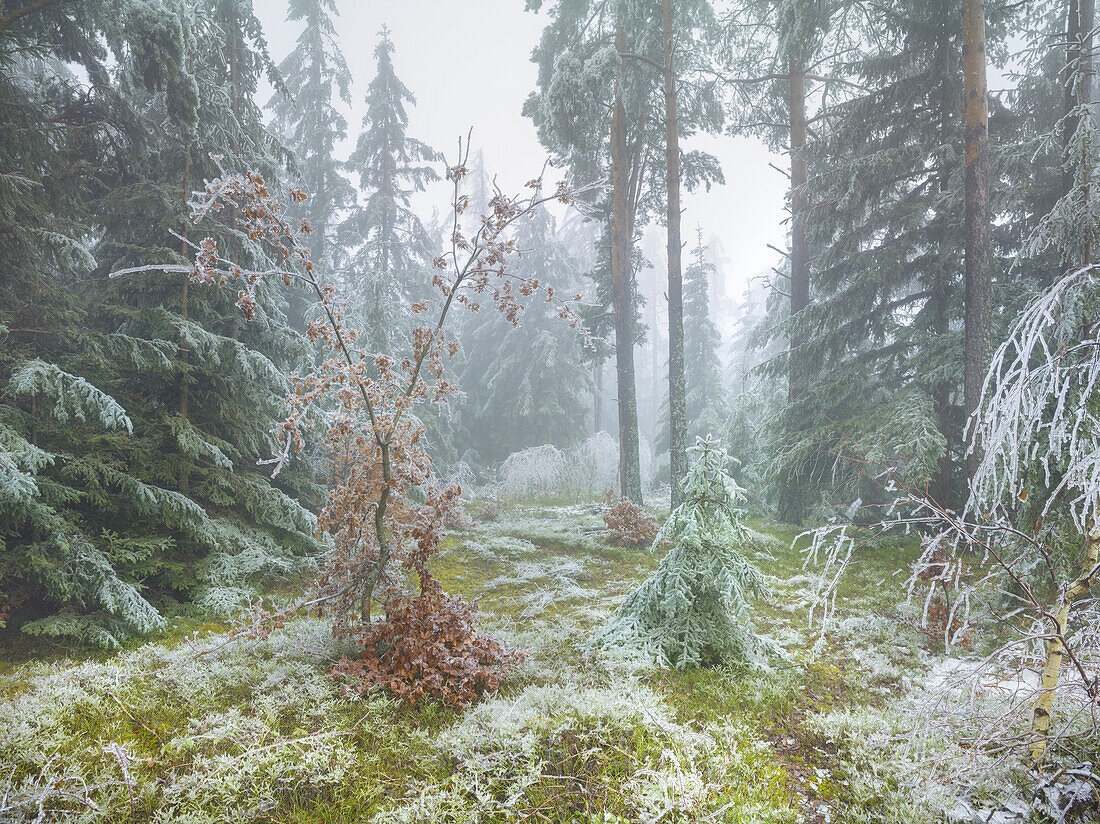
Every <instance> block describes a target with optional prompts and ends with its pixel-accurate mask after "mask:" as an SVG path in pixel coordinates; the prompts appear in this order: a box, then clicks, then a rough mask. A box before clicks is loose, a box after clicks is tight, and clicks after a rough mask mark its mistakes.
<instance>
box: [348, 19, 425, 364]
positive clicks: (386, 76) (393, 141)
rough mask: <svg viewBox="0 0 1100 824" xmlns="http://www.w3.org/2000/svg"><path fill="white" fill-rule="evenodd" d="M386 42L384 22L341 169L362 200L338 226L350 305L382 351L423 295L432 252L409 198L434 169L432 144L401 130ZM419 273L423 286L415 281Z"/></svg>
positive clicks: (401, 109)
mask: <svg viewBox="0 0 1100 824" xmlns="http://www.w3.org/2000/svg"><path fill="white" fill-rule="evenodd" d="M393 51H394V46H393V41H392V40H391V39H390V34H389V30H388V29H386V28H383V29H382V31H381V32H380V34H379V39H378V45H377V46H376V47H375V49H374V56H375V60H376V61H377V73H376V74H375V76H374V79H373V80H372V81H371V83H370V86H369V87H368V88H367V97H366V104H367V113H366V114H365V115H364V117H363V131H362V132H361V133H360V135H359V139H358V141H357V143H356V145H355V151H354V152H352V155H351V157H350V158H349V159H348V162H347V168H348V170H349V171H351V172H353V173H355V174H357V175H358V176H359V188H360V189H361V190H362V191H363V193H364V196H365V203H363V204H361V205H359V206H357V207H356V208H354V209H353V210H352V212H351V214H349V215H348V216H347V218H346V219H345V220H344V221H343V223H341V225H340V238H341V241H342V242H343V243H344V244H345V245H346V246H347V247H348V248H349V249H350V250H351V251H350V253H349V254H350V260H349V262H348V264H347V268H348V269H349V271H350V272H351V273H352V274H350V275H349V277H350V278H351V282H350V283H349V284H348V286H349V292H350V294H351V298H352V301H353V303H354V308H355V310H356V312H357V314H358V315H359V319H360V321H361V322H362V324H363V326H364V334H366V336H367V340H368V341H369V346H370V348H372V349H373V350H374V351H377V352H386V351H388V349H389V341H390V338H391V336H392V335H393V334H394V333H395V332H397V331H398V330H400V329H401V328H402V323H401V321H400V318H401V317H402V314H403V312H404V311H405V307H406V306H407V305H408V304H409V303H410V302H412V301H413V300H416V299H419V298H421V297H423V296H424V293H425V290H426V288H427V287H426V284H427V282H428V281H429V280H430V275H428V274H427V273H428V271H429V270H430V267H431V261H432V258H433V257H434V255H433V249H432V241H431V238H430V236H429V235H428V233H427V231H426V230H425V228H424V225H423V223H421V221H420V218H418V217H417V216H416V214H415V213H414V212H413V210H412V207H411V206H410V202H409V198H410V197H411V195H412V194H413V193H414V192H419V191H422V190H423V189H424V187H425V186H426V185H427V184H428V183H429V182H431V181H433V180H436V179H438V175H437V174H436V172H435V170H434V169H433V168H432V167H431V165H430V164H432V163H434V162H436V161H437V160H439V155H438V153H437V152H435V150H433V149H431V148H430V147H429V146H427V145H426V144H424V143H422V142H421V141H419V140H416V139H415V138H412V137H409V136H408V135H407V134H406V129H407V127H408V124H409V116H408V113H407V112H406V111H405V104H406V103H410V104H415V102H416V99H415V98H414V97H413V94H412V92H410V91H409V89H408V88H407V87H406V86H405V84H404V83H402V82H401V81H400V80H399V79H398V78H397V75H396V73H395V72H394V66H393ZM418 280H419V281H421V282H422V283H423V284H425V285H423V286H418V283H417V282H418Z"/></svg>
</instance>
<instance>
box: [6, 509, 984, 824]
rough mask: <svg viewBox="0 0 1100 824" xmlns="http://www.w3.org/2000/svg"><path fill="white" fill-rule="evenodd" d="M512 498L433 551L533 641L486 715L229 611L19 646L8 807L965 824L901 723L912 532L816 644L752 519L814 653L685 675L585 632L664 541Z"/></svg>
mask: <svg viewBox="0 0 1100 824" xmlns="http://www.w3.org/2000/svg"><path fill="white" fill-rule="evenodd" d="M472 510H473V511H477V507H476V506H475V507H472ZM503 510H504V511H503V513H502V515H501V517H500V518H499V519H498V520H496V521H493V522H485V523H475V524H473V525H471V526H469V527H466V528H464V529H462V530H459V531H456V532H454V533H452V535H451V536H450V537H449V538H448V545H447V547H446V549H445V550H444V552H442V553H441V554H440V555H439V556H438V558H437V560H436V562H435V564H434V568H435V572H436V574H437V575H438V577H439V578H440V580H442V581H443V583H444V585H445V586H446V587H447V588H448V589H449V590H451V591H455V592H460V593H462V594H463V595H464V596H466V597H468V598H476V599H477V600H478V602H479V605H480V607H481V610H482V613H483V617H484V621H485V625H486V629H487V630H489V631H490V632H492V633H494V634H496V635H498V636H499V637H502V638H504V639H505V640H507V641H508V642H509V643H511V644H513V645H515V646H517V647H521V648H522V649H524V650H525V652H526V659H525V660H524V662H523V663H522V664H520V665H519V666H517V667H516V669H515V670H514V671H513V672H512V674H511V675H510V677H509V679H508V681H507V682H506V684H505V688H504V690H503V691H502V693H501V694H499V695H497V696H494V697H492V698H490V699H487V700H485V701H483V702H482V703H480V704H479V705H477V706H475V707H474V708H472V709H471V710H469V711H468V712H467V713H466V714H465V715H463V716H456V715H455V714H453V713H451V712H449V711H445V710H443V709H442V708H441V707H439V706H437V705H427V706H422V707H418V708H409V707H404V706H399V705H397V704H396V703H395V702H394V701H393V700H391V699H389V698H387V697H385V696H383V695H375V696H373V697H370V698H368V699H366V700H362V699H354V700H350V699H347V698H345V697H344V696H343V695H341V693H340V691H339V688H338V686H337V685H335V684H334V683H333V682H331V681H330V680H329V679H328V678H327V676H326V672H327V670H328V667H329V665H330V663H331V662H332V661H333V660H334V659H335V658H337V657H339V655H341V654H342V653H343V652H345V650H341V649H340V648H339V646H338V645H337V644H336V643H335V642H334V641H333V640H332V639H331V637H330V635H329V633H328V628H327V626H326V624H325V622H324V621H323V620H321V619H318V618H300V619H296V620H294V621H292V622H290V623H288V624H287V626H285V627H283V628H281V629H279V630H277V631H276V632H275V633H274V634H272V635H271V636H270V637H269V638H267V639H265V640H263V641H259V642H247V641H234V642H231V643H224V641H225V638H224V636H223V635H222V634H219V633H220V632H221V630H219V629H218V628H217V627H216V626H211V625H207V626H203V627H201V628H200V629H201V632H199V633H198V634H197V635H195V636H191V635H188V636H183V637H181V636H180V635H179V634H178V633H177V634H176V635H167V636H165V637H164V638H163V639H161V640H159V641H156V642H152V643H146V644H144V645H141V646H138V647H135V648H131V649H129V650H126V651H124V652H121V653H119V654H116V655H113V656H108V655H102V654H100V655H95V656H91V657H83V658H81V657H79V656H78V657H75V658H65V659H60V660H51V661H42V662H37V663H35V662H28V661H21V662H15V663H11V662H9V663H7V664H5V665H4V666H2V667H0V699H2V701H3V703H2V704H0V798H4V797H5V794H6V800H5V801H3V806H0V821H8V820H12V821H35V820H37V819H38V818H39V816H40V814H41V816H42V818H41V820H42V821H43V822H46V821H73V822H115V821H119V822H122V821H141V822H146V821H149V822H162V821H163V822H167V821H182V822H220V821H235V822H306V821H310V822H314V821H316V822H402V821H409V822H420V821H433V822H435V821H440V822H473V821H484V822H545V821H552V822H590V821H594V822H619V821H639V822H652V821H660V822H687V821H697V822H704V821H705V822H746V824H747V823H748V822H753V823H754V824H755V823H756V822H796V821H830V822H836V821H852V822H854V821H883V822H892V821H933V820H937V819H942V811H943V809H944V806H945V805H946V804H948V803H949V802H950V801H952V799H953V798H954V797H955V795H954V793H955V790H954V789H951V788H950V786H949V784H948V782H947V779H946V776H944V775H941V778H942V780H941V781H940V783H939V784H936V785H935V786H927V785H926V784H927V782H926V784H921V783H920V782H916V783H914V782H913V781H911V780H910V778H907V776H913V775H919V774H921V773H920V772H919V771H918V770H917V768H916V767H914V766H913V765H914V764H915V763H916V761H915V760H914V759H915V757H916V756H914V755H912V754H907V753H904V752H902V751H901V750H900V749H899V747H898V746H897V741H896V739H898V737H899V736H902V735H903V734H904V729H905V724H906V722H907V721H908V720H911V714H909V709H907V706H906V705H905V704H904V701H905V700H907V699H905V698H904V696H905V695H907V694H908V693H910V692H912V691H914V690H917V689H918V688H919V686H920V684H921V683H922V682H923V680H924V677H925V674H926V673H927V672H928V671H929V670H930V669H931V668H932V667H933V666H934V664H935V660H934V658H933V656H932V655H931V654H930V653H929V652H927V651H926V650H925V649H924V648H923V643H924V642H925V640H926V639H924V637H923V636H921V634H920V633H918V632H916V631H914V630H910V629H908V628H906V627H905V625H904V623H903V621H902V620H901V613H899V612H898V610H897V604H898V602H899V600H901V598H902V597H903V595H904V593H903V587H902V583H901V577H902V576H899V575H892V574H890V573H891V572H892V570H893V569H895V568H897V567H898V566H900V565H901V563H902V561H903V558H905V557H908V556H909V555H911V553H912V549H911V548H908V547H892V548H891V547H880V548H878V549H877V550H876V552H875V554H874V557H873V558H871V557H869V558H867V559H866V563H864V564H862V565H860V566H859V567H858V568H857V572H858V574H857V575H856V576H854V579H853V580H852V581H851V582H849V583H847V584H846V588H845V591H844V592H843V593H842V597H841V599H840V601H839V602H838V608H837V619H838V620H837V622H836V624H835V626H834V627H833V629H832V630H831V633H830V635H829V639H828V643H827V644H826V646H825V651H824V653H823V654H822V655H821V656H820V657H819V658H818V659H816V660H813V659H811V658H810V657H809V656H808V652H809V650H810V648H811V647H812V646H813V643H814V640H815V638H816V636H815V634H814V632H813V631H811V630H810V628H809V627H808V626H807V621H806V619H807V614H808V610H809V605H810V603H811V601H812V578H811V577H810V576H808V575H807V574H806V572H804V571H803V570H802V568H801V564H802V557H801V555H800V553H799V552H798V549H797V547H796V548H791V547H790V538H791V537H792V536H788V535H782V534H778V533H773V532H772V531H771V530H769V528H768V527H767V526H766V525H762V524H754V526H755V527H756V528H757V530H758V531H761V532H765V533H771V534H773V535H774V537H775V538H776V540H775V541H773V542H770V543H769V544H768V547H769V549H768V555H766V556H761V557H760V558H759V559H758V563H759V566H760V568H761V570H762V571H763V572H764V573H765V575H767V576H768V582H769V589H770V590H771V591H772V596H771V597H770V599H769V600H768V601H767V602H765V603H760V604H757V606H756V618H755V622H756V625H757V628H758V630H760V631H762V632H764V633H766V634H768V635H769V636H770V637H771V638H773V639H774V640H776V641H778V642H780V643H781V644H782V645H783V646H784V647H785V648H786V649H787V651H788V652H789V653H790V656H791V659H790V660H789V661H787V662H780V663H777V664H775V665H774V667H773V668H772V669H771V670H768V671H738V670H732V669H717V670H689V671H685V672H676V671H668V670H657V669H653V668H644V667H643V668H637V667H631V666H627V665H625V664H623V663H622V662H615V661H613V660H597V659H593V658H592V657H591V656H588V655H586V654H584V653H583V652H582V650H581V647H582V645H583V643H584V641H585V640H587V638H588V637H590V636H591V635H592V633H593V632H594V631H595V630H596V629H597V628H598V627H599V626H601V625H602V623H603V622H604V621H605V620H606V619H607V618H608V617H609V616H610V615H611V613H612V612H613V611H614V609H615V607H616V606H617V605H618V603H619V602H620V601H621V599H622V598H623V596H624V595H626V593H628V592H629V591H631V590H632V589H633V588H634V587H636V586H637V585H638V583H639V582H640V581H642V580H644V579H645V578H646V576H648V575H649V574H650V573H651V572H652V571H653V569H654V568H655V567H656V565H657V563H658V561H659V557H657V556H655V555H654V554H651V553H650V552H648V551H645V550H634V549H624V548H619V547H612V546H610V545H608V544H607V543H606V540H605V537H604V535H603V522H602V519H601V518H600V514H599V511H598V508H597V507H595V506H593V505H571V506H557V507H550V506H547V505H546V504H545V503H544V502H540V503H539V504H532V503H531V502H509V503H508V504H507V505H506V506H505V507H503ZM906 759H908V760H906ZM906 770H909V772H906ZM940 772H941V773H942V772H943V771H940ZM986 789H987V791H989V792H992V791H993V789H992V788H986Z"/></svg>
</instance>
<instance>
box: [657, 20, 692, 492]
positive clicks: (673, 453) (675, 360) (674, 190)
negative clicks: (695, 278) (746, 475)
mask: <svg viewBox="0 0 1100 824" xmlns="http://www.w3.org/2000/svg"><path fill="white" fill-rule="evenodd" d="M661 29H662V32H661V33H662V36H663V38H664V57H665V72H664V74H665V77H664V80H665V90H664V91H665V161H666V173H665V182H666V185H667V190H668V191H667V195H668V196H667V206H668V213H667V226H668V435H669V445H668V446H669V449H668V462H669V474H670V478H671V486H672V506H673V507H676V506H679V505H680V504H681V503H682V502H683V500H684V479H685V478H686V477H687V469H688V467H687V463H688V460H687V387H686V379H685V377H684V282H683V273H682V271H681V266H682V262H681V248H682V247H681V244H680V123H679V118H678V114H677V101H676V74H675V71H674V69H673V65H672V49H673V38H672V0H662V4H661Z"/></svg>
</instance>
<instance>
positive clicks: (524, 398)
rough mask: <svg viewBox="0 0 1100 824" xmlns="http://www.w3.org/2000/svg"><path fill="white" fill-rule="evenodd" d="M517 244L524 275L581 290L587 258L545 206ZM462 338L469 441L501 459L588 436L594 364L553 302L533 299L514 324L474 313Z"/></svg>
mask: <svg viewBox="0 0 1100 824" xmlns="http://www.w3.org/2000/svg"><path fill="white" fill-rule="evenodd" d="M516 245H517V247H518V248H519V249H521V250H522V257H521V258H520V260H519V261H517V265H516V272H517V274H519V275H521V276H523V277H536V278H538V279H539V280H540V281H542V282H544V283H553V284H554V285H555V289H557V290H559V291H560V292H562V293H565V292H566V291H570V290H573V289H574V287H575V286H576V283H577V282H578V280H579V279H580V271H579V270H580V266H579V262H578V261H577V260H576V258H575V257H574V256H573V255H572V254H571V253H570V250H569V249H568V248H567V247H566V246H565V244H564V243H562V241H561V240H560V238H559V237H558V236H557V229H556V223H555V221H554V218H553V217H552V216H551V215H550V214H549V213H548V212H547V211H546V210H545V209H539V210H538V211H536V212H535V213H534V214H533V215H532V216H531V218H530V219H527V220H525V221H524V222H523V223H521V224H520V225H519V227H518V228H517V232H516ZM462 339H463V341H464V350H465V351H466V352H467V356H466V360H465V363H464V364H463V365H462V367H461V368H460V370H459V381H458V382H459V384H460V385H461V386H462V387H463V390H464V392H465V397H464V398H463V400H462V401H461V403H460V404H459V407H458V411H459V414H460V417H461V424H462V429H463V433H464V437H463V438H462V442H463V444H464V447H465V446H469V447H473V449H474V450H475V451H476V453H477V454H478V455H479V456H480V458H481V459H482V461H483V462H485V463H486V464H497V463H499V462H501V461H503V460H504V459H505V458H506V457H507V456H508V455H510V454H511V453H513V452H518V451H520V450H522V449H525V448H527V447H531V446H539V445H542V444H545V443H551V444H554V445H555V446H557V447H559V448H561V449H565V448H567V447H570V446H573V445H575V444H576V442H577V441H579V440H581V439H582V438H583V436H584V433H585V429H586V427H585V417H586V415H587V412H588V393H589V390H590V385H591V379H590V377H589V370H588V368H587V367H586V366H585V365H584V362H583V361H582V351H581V346H582V341H581V340H580V339H579V337H578V336H577V334H576V332H574V331H573V330H571V329H569V328H568V327H567V326H565V325H564V324H563V323H561V321H560V319H559V318H558V317H557V313H556V311H555V309H554V307H553V306H552V305H551V304H548V303H546V302H545V301H533V302H532V303H530V304H529V305H528V307H527V309H526V311H525V312H524V313H523V318H522V321H521V323H520V324H519V326H517V327H514V328H513V327H512V326H511V325H510V324H509V323H508V322H507V321H506V320H505V319H503V318H500V317H498V316H497V315H496V314H494V313H488V312H478V313H477V314H472V315H471V316H470V318H469V321H468V323H467V329H466V330H465V332H464V334H463V335H462ZM460 451H462V450H460Z"/></svg>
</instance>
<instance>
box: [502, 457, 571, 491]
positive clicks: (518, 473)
mask: <svg viewBox="0 0 1100 824" xmlns="http://www.w3.org/2000/svg"><path fill="white" fill-rule="evenodd" d="M500 477H501V480H502V481H503V484H504V492H505V493H506V494H509V495H515V494H521V495H554V494H562V493H564V492H567V491H568V490H569V472H568V470H567V468H566V463H565V455H563V454H562V452H561V450H560V449H558V448H557V447H556V446H553V445H551V444H543V445H542V446H532V447H529V448H528V449H524V450H522V451H521V452H513V453H512V454H511V455H509V456H508V457H507V458H505V459H504V463H503V464H502V465H501V467H500Z"/></svg>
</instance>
